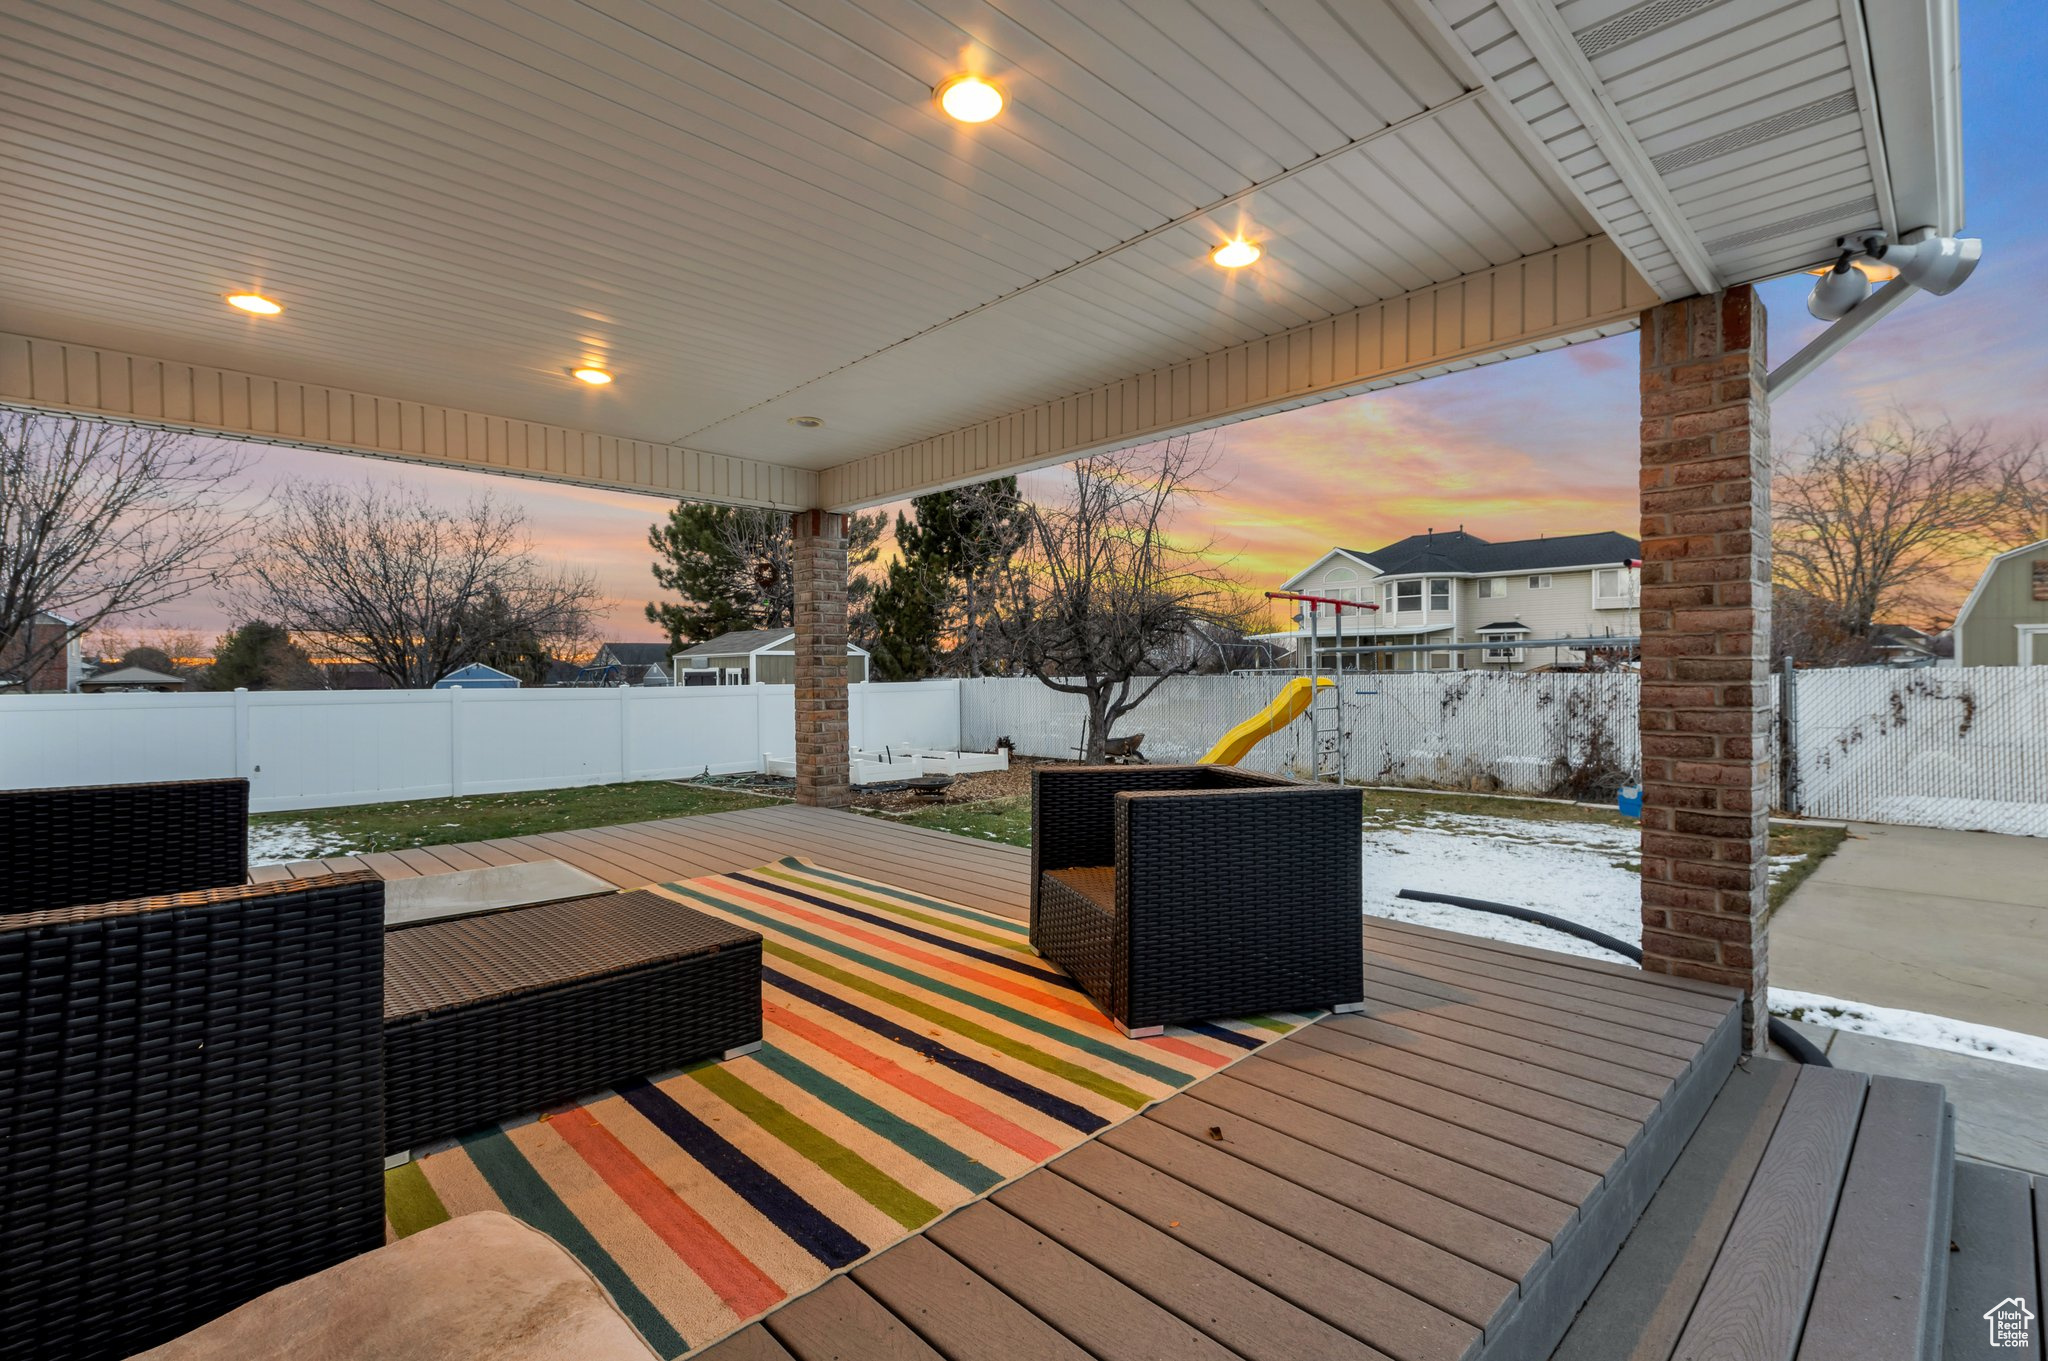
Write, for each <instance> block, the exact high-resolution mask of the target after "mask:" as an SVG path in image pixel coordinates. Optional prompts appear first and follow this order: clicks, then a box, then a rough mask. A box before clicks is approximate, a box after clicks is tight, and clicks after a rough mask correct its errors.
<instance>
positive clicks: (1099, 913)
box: [1031, 765, 1365, 1035]
mask: <svg viewBox="0 0 2048 1361" xmlns="http://www.w3.org/2000/svg"><path fill="white" fill-rule="evenodd" d="M1362 798H1363V796H1362V794H1361V792H1360V791H1359V790H1356V789H1346V788H1343V787H1340V786H1334V785H1311V784H1302V783H1299V782H1297V781H1294V780H1287V779H1282V778H1279V777H1276V776H1270V775H1256V774H1252V773H1250V772H1248V771H1240V770H1235V769H1232V768H1230V767H1227V766H1201V765H1187V766H1073V767H1041V768H1039V769H1038V770H1035V771H1033V772H1032V812H1031V821H1032V836H1031V859H1032V866H1031V944H1032V948H1033V949H1035V950H1037V951H1038V952H1039V953H1040V954H1042V955H1044V956H1045V957H1046V958H1048V959H1050V960H1052V961H1053V962H1055V963H1057V964H1059V965H1061V966H1062V967H1064V968H1065V969H1066V970H1067V972H1068V973H1070V974H1072V975H1073V977H1074V979H1075V981H1076V982H1078V983H1080V985H1081V986H1082V987H1083V988H1085V989H1086V990H1087V991H1088V993H1089V994H1090V995H1091V996H1092V997H1094V998H1095V1000H1096V1001H1097V1002H1098V1003H1099V1004H1100V1005H1101V1006H1102V1008H1103V1009H1104V1010H1105V1011H1107V1012H1108V1013H1109V1014H1110V1015H1111V1016H1112V1017H1114V1018H1115V1019H1116V1021H1117V1023H1118V1024H1120V1025H1121V1026H1123V1027H1124V1029H1125V1031H1126V1032H1127V1033H1129V1034H1132V1035H1144V1034H1156V1033H1158V1031H1159V1030H1160V1029H1161V1028H1163V1027H1164V1026H1166V1025H1169V1024H1173V1023H1177V1022H1187V1021H1199V1020H1207V1019H1211V1018H1216V1017H1227V1016H1249V1015H1257V1014H1260V1013H1263V1012H1270V1011H1298V1010H1308V1009H1313V1008H1324V1007H1336V1008H1340V1009H1343V1010H1356V1009H1358V1007H1359V1006H1360V1005H1361V999H1362V998H1363V997H1364V994H1365V960H1364V944H1363V940H1364V930H1363V923H1362V922H1361V921H1360V919H1359V898H1360V866H1361V841H1362V837H1363V829H1362V827H1361V817H1362V813H1363V806H1362Z"/></svg>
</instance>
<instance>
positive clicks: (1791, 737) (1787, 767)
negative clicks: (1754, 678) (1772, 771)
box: [1778, 652, 1802, 813]
mask: <svg viewBox="0 0 2048 1361" xmlns="http://www.w3.org/2000/svg"><path fill="white" fill-rule="evenodd" d="M1778 802H1779V803H1780V804H1782V805H1784V808H1785V811H1786V812H1788V813H1797V812H1798V811H1799V809H1800V804H1801V802H1802V800H1801V799H1800V797H1799V673H1798V671H1796V670H1794V669H1793V666H1792V654H1791V653H1789V652H1788V653H1786V654H1785V659H1784V660H1783V661H1782V662H1780V663H1779V664H1778Z"/></svg>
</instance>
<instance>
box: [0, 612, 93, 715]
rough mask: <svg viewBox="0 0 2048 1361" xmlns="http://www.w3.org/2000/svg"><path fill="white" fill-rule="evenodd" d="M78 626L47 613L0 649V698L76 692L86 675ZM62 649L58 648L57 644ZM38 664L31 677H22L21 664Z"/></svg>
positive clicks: (71, 621)
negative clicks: (26, 661)
mask: <svg viewBox="0 0 2048 1361" xmlns="http://www.w3.org/2000/svg"><path fill="white" fill-rule="evenodd" d="M77 628H78V625H77V623H76V622H75V621H73V620H70V619H66V618H65V617H64V616H63V615H61V614H51V613H49V612H48V611H47V610H46V611H44V612H43V613H41V614H38V615H36V617H35V618H34V619H32V620H30V621H29V624H28V626H27V627H26V628H24V629H23V630H22V631H21V634H19V635H17V636H16V637H14V638H11V639H9V640H8V643H7V646H6V647H5V648H4V649H0V694H6V695H23V694H27V695H49V694H62V693H65V692H67V691H76V690H77V689H78V684H79V682H80V681H81V680H83V679H84V678H85V677H86V675H87V674H88V669H87V667H86V662H85V654H84V653H83V652H82V651H81V650H80V648H79V646H78V633H77ZM60 638H61V640H62V646H59V640H60ZM30 656H34V657H36V658H37V659H38V660H37V662H36V665H35V674H34V675H24V674H23V672H22V663H23V661H24V659H25V658H27V657H30Z"/></svg>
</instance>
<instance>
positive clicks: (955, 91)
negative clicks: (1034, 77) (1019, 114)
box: [932, 75, 1003, 123]
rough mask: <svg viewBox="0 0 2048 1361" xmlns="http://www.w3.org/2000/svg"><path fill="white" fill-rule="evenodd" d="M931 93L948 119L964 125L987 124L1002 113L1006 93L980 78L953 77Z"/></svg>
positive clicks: (972, 76) (971, 76)
mask: <svg viewBox="0 0 2048 1361" xmlns="http://www.w3.org/2000/svg"><path fill="white" fill-rule="evenodd" d="M932 93H933V95H934V96H935V97H936V98H937V99H938V101H939V107H940V108H941V109H944V110H945V111H946V116H947V117H948V118H952V119H956V120H958V121H959V122H962V123H986V122H988V120H989V119H991V118H994V117H995V116H996V115H997V114H999V113H1001V112H1002V111H1003V92H1002V91H1001V90H999V89H997V88H996V87H995V86H994V85H992V84H990V83H989V82H988V81H985V80H983V79H982V78H981V77H980V76H975V75H958V76H954V77H953V78H952V79H951V80H949V81H947V82H946V83H945V84H943V85H941V86H939V88H938V89H936V90H934V91H933V92H932Z"/></svg>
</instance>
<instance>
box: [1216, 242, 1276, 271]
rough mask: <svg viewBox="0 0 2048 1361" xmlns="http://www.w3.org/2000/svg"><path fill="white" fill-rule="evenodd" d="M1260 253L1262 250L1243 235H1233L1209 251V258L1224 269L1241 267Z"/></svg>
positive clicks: (1256, 257)
mask: <svg viewBox="0 0 2048 1361" xmlns="http://www.w3.org/2000/svg"><path fill="white" fill-rule="evenodd" d="M1262 254H1264V252H1263V251H1261V250H1260V249H1259V248H1258V247H1257V246H1255V245H1253V244H1252V243H1251V242H1249V241H1247V240H1245V239H1244V238H1243V237H1241V236H1233V237H1231V238H1230V240H1228V241H1225V242H1224V243H1223V244H1222V245H1220V246H1218V247H1217V248H1216V249H1215V250H1212V251H1210V252H1209V258H1210V259H1211V260H1213V261H1215V262H1216V263H1217V264H1218V265H1220V266H1221V267H1222V268H1224V269H1243V268H1244V267H1245V266H1246V265H1248V264H1250V263H1251V262H1252V261H1254V260H1256V259H1258V258H1259V256H1260V255H1262Z"/></svg>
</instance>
